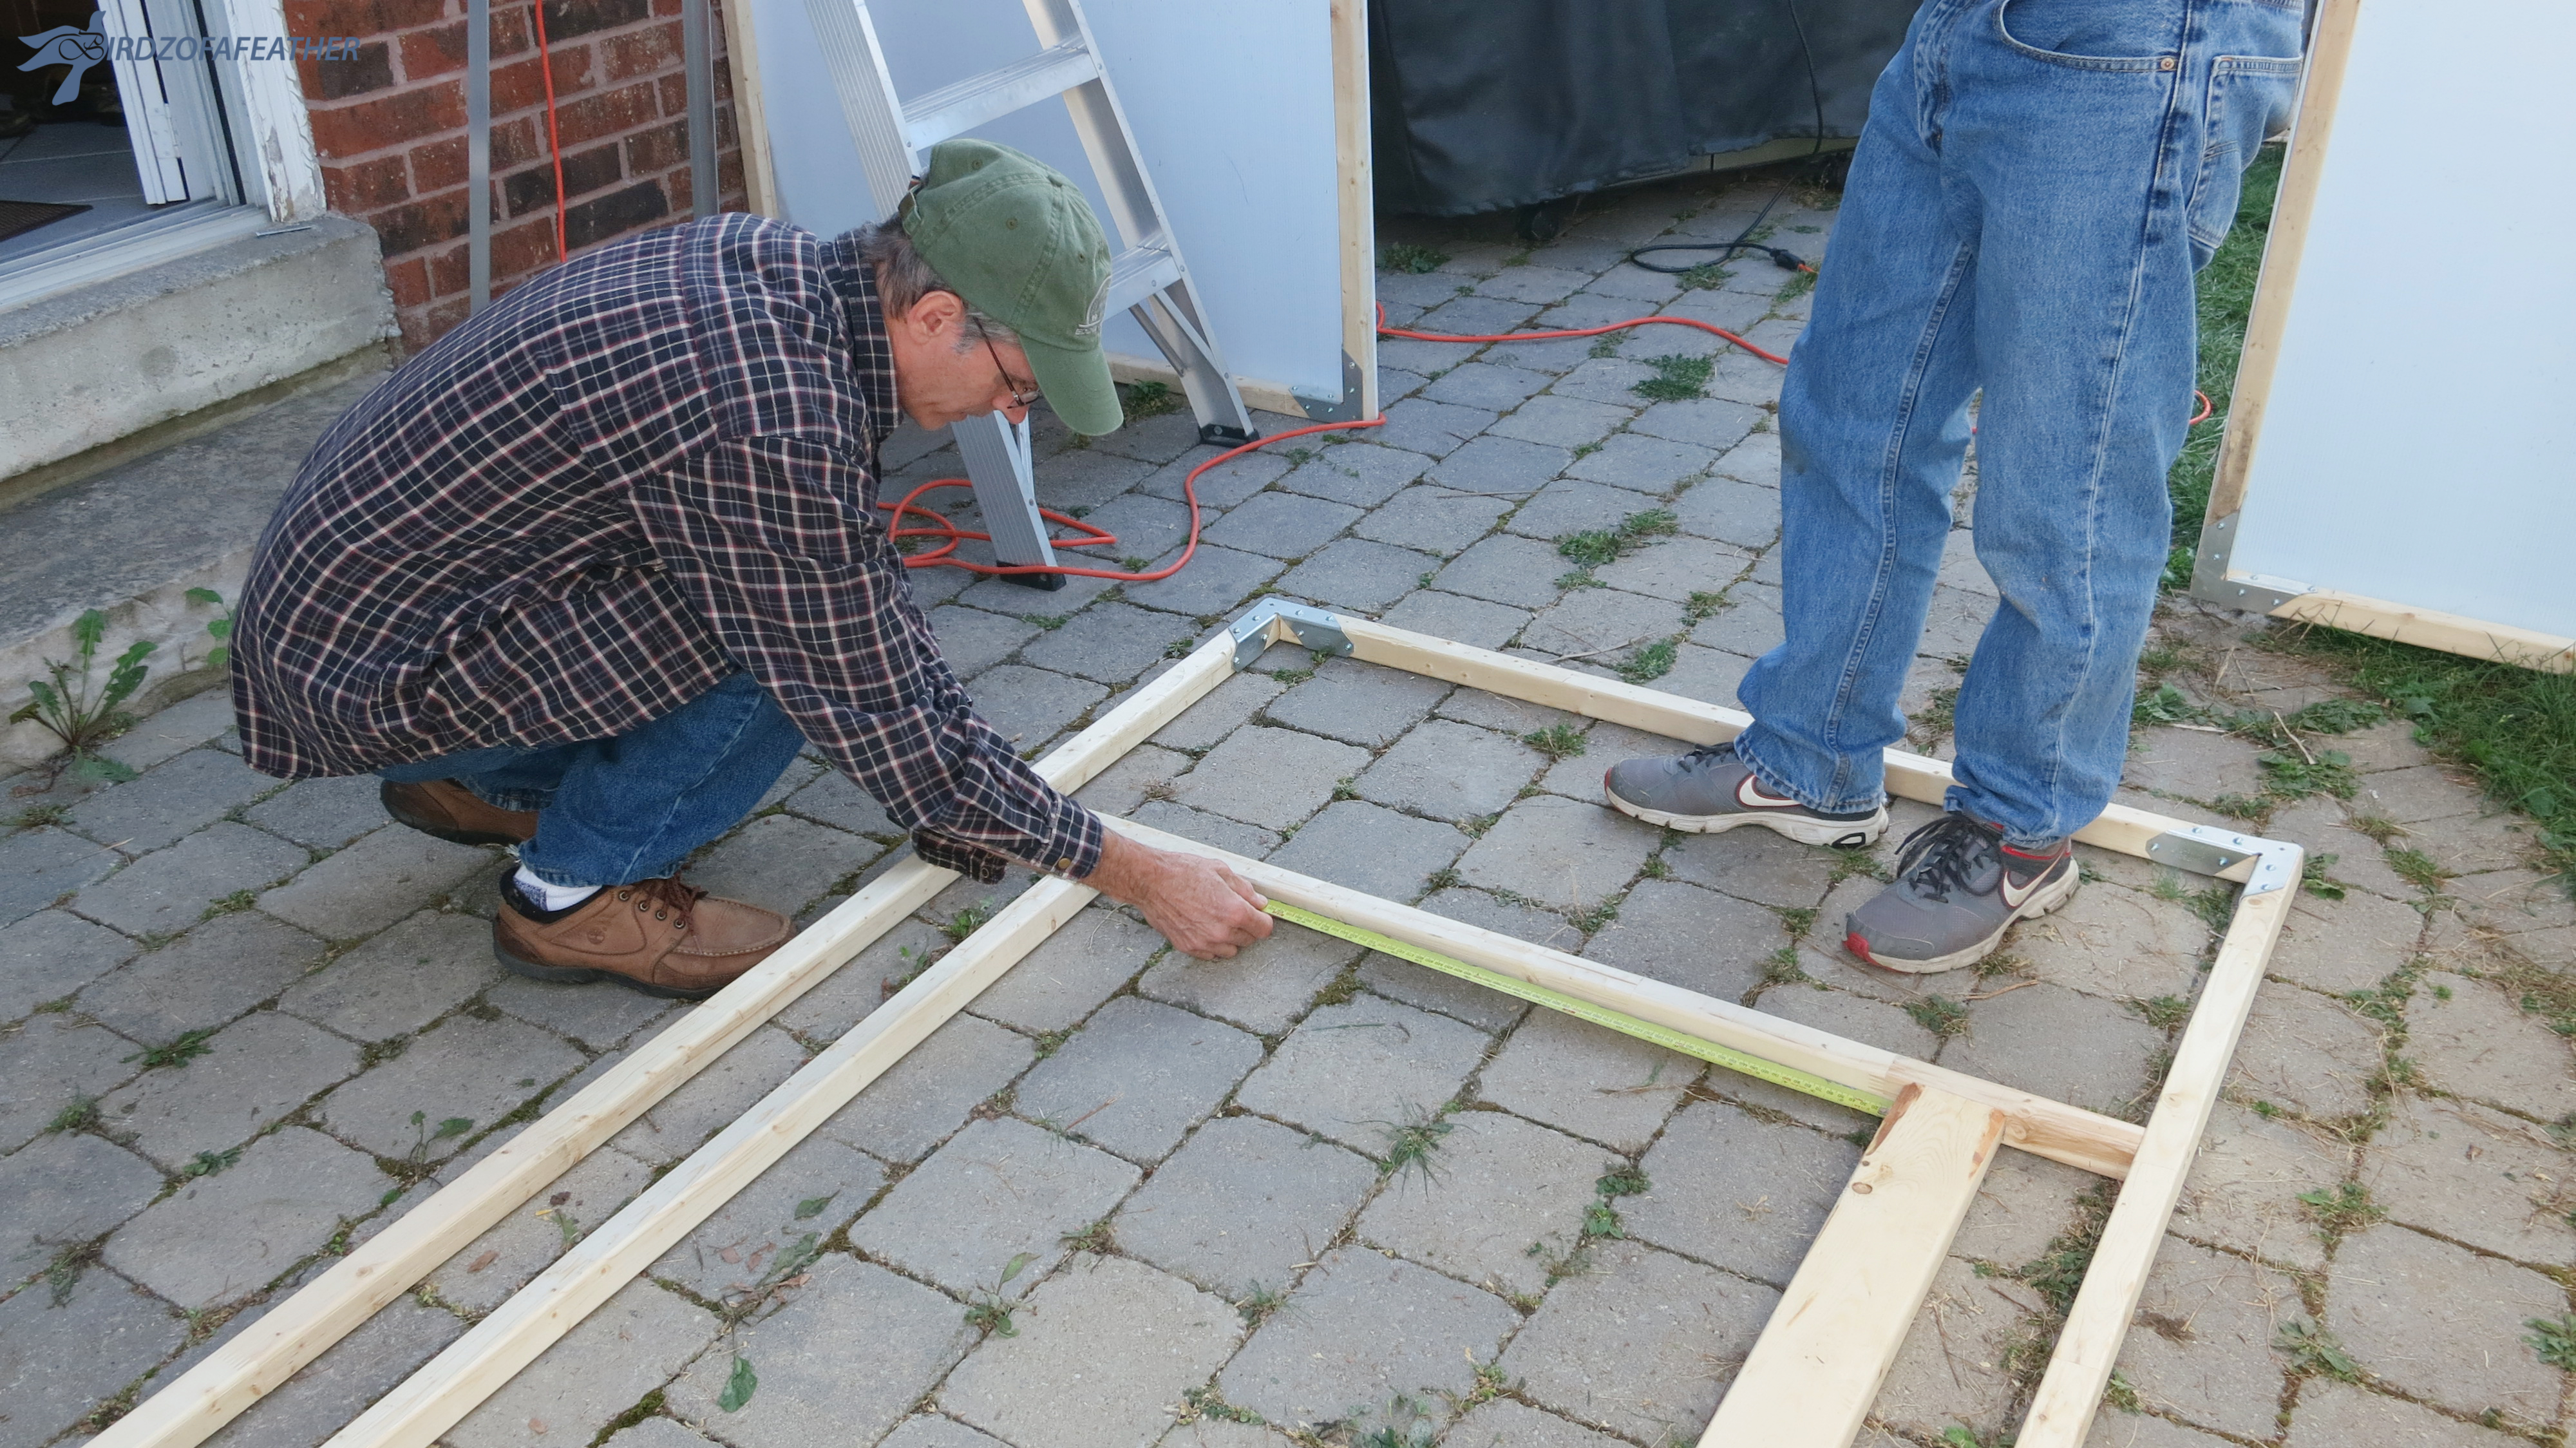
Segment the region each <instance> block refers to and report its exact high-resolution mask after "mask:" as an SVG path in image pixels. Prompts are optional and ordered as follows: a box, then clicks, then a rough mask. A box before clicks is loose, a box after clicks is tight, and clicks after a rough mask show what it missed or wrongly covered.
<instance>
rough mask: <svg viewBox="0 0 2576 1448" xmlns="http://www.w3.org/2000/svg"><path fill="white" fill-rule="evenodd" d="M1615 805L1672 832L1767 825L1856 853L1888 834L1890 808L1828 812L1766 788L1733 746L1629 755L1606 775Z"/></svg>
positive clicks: (1803, 839)
mask: <svg viewBox="0 0 2576 1448" xmlns="http://www.w3.org/2000/svg"><path fill="white" fill-rule="evenodd" d="M1601 790H1602V792H1603V793H1604V794H1607V795H1609V796H1610V807H1611V808H1612V809H1615V810H1617V811H1619V812H1620V813H1621V814H1624V815H1631V816H1634V817H1635V818H1637V819H1641V820H1644V821H1645V822H1646V823H1648V824H1650V825H1662V826H1663V827H1665V828H1666V829H1674V830H1687V831H1689V832H1690V833H1692V834H1695V835H1715V834H1724V833H1725V832H1726V831H1728V830H1731V829H1734V828H1735V827H1736V826H1737V825H1760V826H1761V827H1762V828H1764V829H1766V830H1775V831H1777V832H1779V833H1781V834H1784V835H1787V836H1788V837H1789V838H1791V839H1793V840H1796V841H1798V842H1799V843H1800V844H1806V845H1833V846H1836V847H1838V848H1841V849H1846V850H1853V849H1858V848H1860V847H1861V846H1863V845H1870V844H1876V843H1877V842H1878V837H1879V836H1881V835H1883V834H1886V833H1887V806H1886V805H1885V804H1884V803H1882V804H1880V805H1879V807H1878V808H1876V809H1869V810H1861V811H1859V812H1858V813H1855V814H1824V813H1821V812H1819V811H1816V810H1811V809H1809V808H1807V807H1806V806H1805V805H1802V804H1800V803H1798V802H1797V801H1796V800H1794V799H1783V798H1781V797H1780V796H1779V795H1776V794H1773V793H1771V792H1770V791H1769V790H1766V789H1764V788H1763V787H1762V781H1760V780H1759V779H1756V778H1755V777H1754V775H1753V771H1752V770H1751V769H1749V768H1747V767H1746V766H1745V763H1744V761H1743V760H1741V759H1738V758H1736V757H1735V750H1734V748H1733V747H1732V746H1730V745H1724V744H1721V745H1718V746H1717V747H1716V748H1714V749H1694V750H1692V751H1691V752H1690V753H1688V754H1665V755H1656V756H1653V757H1649V758H1645V759H1625V760H1621V761H1620V762H1619V763H1617V764H1614V765H1612V766H1610V769H1609V772H1607V773H1605V774H1603V775H1602V776H1601Z"/></svg>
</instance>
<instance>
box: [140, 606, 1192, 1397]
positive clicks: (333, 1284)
mask: <svg viewBox="0 0 2576 1448" xmlns="http://www.w3.org/2000/svg"><path fill="white" fill-rule="evenodd" d="M1233 668H1234V648H1233V643H1232V641H1231V640H1230V639H1228V638H1227V637H1226V635H1225V634H1223V633H1222V632H1220V633H1218V634H1217V635H1216V636H1215V637H1214V638H1213V639H1211V640H1209V641H1208V642H1207V643H1205V644H1203V645H1201V646H1200V647H1199V648H1197V649H1195V650H1192V651H1191V653H1190V655H1189V656H1188V657H1187V658H1185V659H1183V660H1182V661H1181V662H1180V663H1179V664H1178V665H1176V666H1174V667H1173V668H1171V669H1168V670H1166V671H1165V672H1164V673H1163V674H1162V675H1161V677H1159V678H1157V679H1155V680H1154V681H1153V682H1152V683H1151V684H1148V685H1146V686H1145V687H1144V688H1143V689H1140V690H1138V691H1137V692H1136V693H1135V694H1134V695H1133V696H1131V697H1130V698H1129V699H1128V700H1127V701H1126V702H1125V703H1123V704H1120V705H1119V706H1118V707H1117V708H1115V709H1112V710H1111V711H1110V712H1109V713H1107V714H1106V715H1103V716H1102V717H1101V718H1100V719H1099V720H1098V721H1097V722H1095V723H1094V724H1092V726H1091V727H1090V728H1088V729H1085V730H1083V731H1082V732H1081V733H1080V734H1077V735H1075V736H1074V737H1073V738H1072V739H1070V740H1067V741H1066V742H1065V743H1064V744H1063V745H1062V746H1060V747H1059V748H1057V749H1056V750H1054V751H1053V752H1052V753H1050V754H1049V755H1048V756H1047V757H1046V758H1045V759H1044V760H1043V761H1041V762H1040V763H1039V764H1038V766H1037V768H1038V772H1039V773H1040V774H1042V775H1044V776H1046V778H1047V780H1048V782H1049V783H1051V784H1053V785H1055V786H1056V788H1058V789H1061V790H1066V791H1068V792H1069V791H1072V790H1075V789H1079V788H1081V787H1082V785H1084V784H1085V783H1087V782H1089V781H1090V780H1091V778H1092V777H1093V776H1095V775H1097V774H1098V773H1099V772H1100V771H1101V770H1103V769H1106V768H1107V767H1109V766H1110V765H1111V764H1113V763H1115V762H1117V760H1118V759H1119V758H1120V757H1121V756H1123V755H1125V754H1126V753H1127V751H1128V750H1130V749H1132V748H1134V747H1135V746H1136V744H1137V743H1138V742H1139V741H1141V740H1142V739H1144V738H1145V737H1146V736H1148V735H1150V734H1152V733H1153V732H1154V731H1155V730H1157V729H1160V728H1161V727H1162V726H1163V725H1165V724H1167V723H1169V722H1171V720H1172V719H1174V718H1176V717H1178V716H1179V714H1180V713H1181V711H1182V710H1184V709H1187V708H1188V707H1189V706H1190V705H1192V704H1194V703H1196V702H1198V700H1199V699H1200V698H1201V697H1202V696H1204V695H1205V694H1206V693H1207V692H1208V691H1209V690H1210V689H1213V688H1215V687H1216V686H1217V684H1218V683H1220V682H1222V681H1223V680H1224V679H1225V677H1226V676H1227V675H1228V674H1230V673H1232V672H1233ZM957 878H958V876H957V874H956V872H955V871H952V870H942V869H939V868H937V867H936V866H932V865H928V864H924V863H922V862H921V861H918V860H911V861H906V862H905V863H903V864H900V865H897V866H895V867H894V868H893V869H891V870H889V871H887V872H886V873H885V874H884V875H882V876H879V877H878V878H877V879H876V880H874V881H872V882H870V883H869V884H868V885H867V886H866V887H865V888H863V889H861V890H860V891H859V892H858V893H857V894H856V895H853V896H851V897H850V898H849V899H848V900H845V901H843V902H842V903H841V904H840V905H839V906H838V907H837V908H835V909H834V910H833V911H832V912H831V913H830V914H828V915H826V916H824V917H823V918H822V919H821V920H818V921H816V922H815V923H814V924H813V925H811V926H809V927H807V928H806V929H805V931H804V932H802V933H801V934H799V935H798V936H797V937H796V938H795V939H794V940H791V941H789V942H788V943H787V944H786V945H785V946H783V947H781V948H780V950H779V951H778V952H777V953H776V954H774V955H772V956H771V957H770V958H769V959H767V960H765V961H763V962H761V963H760V964H759V965H758V966H757V967H755V968H753V969H752V970H751V971H750V972H748V973H746V974H745V975H744V976H743V977H742V978H741V979H739V980H737V981H735V982H734V983H733V984H731V985H729V986H726V987H725V988H724V989H723V990H721V991H719V992H717V993H716V994H715V996H714V997H712V998H711V999H709V1000H708V1001H706V1002H705V1003H704V1004H701V1005H699V1006H698V1007H696V1008H695V1009H693V1010H691V1011H690V1012H689V1013H688V1014H686V1015H684V1016H682V1017H681V1018H680V1019H679V1020H677V1021H675V1022H673V1023H672V1024H671V1025H670V1026H669V1027H668V1028H666V1029H665V1030H663V1031H662V1033H661V1034H659V1035H657V1036H655V1037H654V1038H653V1039H652V1040H651V1041H649V1042H647V1043H645V1044H644V1045H643V1046H641V1047H639V1048H637V1049H636V1051H635V1052H634V1053H633V1054H631V1055H629V1056H628V1057H627V1058H626V1059H625V1060H623V1061H620V1062H619V1063H618V1064H617V1065H615V1066H613V1067H611V1068H610V1069H609V1070H608V1071H607V1072H606V1073H604V1074H603V1075H602V1076H601V1077H600V1078H599V1079H598V1080H597V1081H594V1082H592V1083H591V1084H590V1085H589V1086H587V1087H585V1088H584V1089H583V1090H582V1091H581V1092H580V1093H579V1094H577V1095H575V1096H574V1097H573V1098H572V1099H571V1100H569V1101H567V1102H565V1103H564V1104H563V1105H562V1106H560V1107H558V1108H556V1109H555V1110H553V1111H550V1112H548V1113H547V1114H546V1115H544V1116H542V1117H539V1118H538V1119H537V1120H536V1121H534V1122H532V1123H530V1124H529V1126H528V1128H527V1129H526V1130H525V1131H522V1132H520V1133H519V1134H518V1135H517V1136H516V1137H513V1138H512V1139H511V1140H510V1141H509V1143H508V1144H506V1145H504V1146H503V1147H502V1148H501V1149H500V1150H499V1151H496V1152H494V1153H493V1154H492V1155H490V1156H488V1157H485V1158H484V1159H483V1160H482V1161H480V1162H478V1163H476V1164H475V1166H474V1167H473V1168H472V1169H471V1170H469V1171H467V1172H466V1173H465V1174H464V1175H463V1176H461V1177H459V1178H457V1179H456V1180H455V1181H454V1182H453V1183H451V1184H449V1185H448V1186H446V1187H444V1188H442V1189H440V1190H439V1191H438V1192H436V1193H434V1194H433V1195H431V1196H430V1197H429V1199H428V1200H426V1201H423V1202H421V1203H420V1204H419V1205H417V1206H415V1207H413V1208H412V1209H411V1210H410V1211H409V1212H407V1213H405V1214H404V1215H403V1216H402V1217H401V1218H400V1219H399V1220H397V1221H396V1222H394V1223H393V1224H392V1225H391V1226H388V1227H387V1228H385V1230H384V1231H382V1232H380V1233H378V1234H377V1235H376V1236H374V1237H373V1238H371V1239H369V1240H368V1241H367V1242H366V1243H365V1244H363V1245H362V1246H360V1247H358V1248H357V1249H356V1250H355V1251H353V1252H351V1253H350V1254H349V1255H348V1256H346V1257H343V1258H341V1259H340V1261H339V1262H338V1263H337V1264H336V1265H334V1266H333V1267H332V1268H331V1269H330V1270H329V1271H328V1272H325V1273H323V1274H322V1276H320V1277H319V1278H316V1279H315V1280H314V1281H313V1282H311V1283H309V1284H307V1285H306V1286H305V1287H304V1288H302V1289H301V1290H299V1291H298V1292H296V1293H295V1294H294V1295H293V1296H291V1297H289V1298H287V1299H286V1300H285V1301H284V1302H282V1303H279V1304H278V1305H277V1306H276V1307H275V1308H274V1309H272V1310H271V1311H269V1312H268V1313H267V1314H266V1315H264V1316H263V1317H261V1318H260V1319H259V1321H257V1322H255V1323H252V1324H251V1325H250V1326H249V1327H246V1328H244V1329H242V1330H241V1332H239V1333H238V1334H236V1335H235V1336H234V1337H233V1338H232V1340H231V1341H229V1342H227V1343H225V1344H224V1345H223V1346H221V1347H219V1348H217V1349H215V1351H213V1352H211V1353H209V1354H207V1355H206V1357H205V1358H204V1360H202V1361H201V1362H199V1363H198V1364H197V1365H196V1366H195V1367H193V1368H191V1369H189V1370H188V1371H187V1372H186V1373H184V1374H182V1375H181V1376H180V1377H179V1378H178V1379H177V1380H176V1381H174V1382H172V1383H171V1384H170V1385H169V1386H167V1387H165V1388H163V1389H161V1390H160V1391H159V1392H157V1393H154V1394H153V1395H152V1396H151V1397H149V1398H147V1399H145V1400H144V1401H143V1402H142V1403H141V1404H140V1405H138V1406H137V1407H136V1408H135V1410H134V1411H133V1412H131V1413H128V1414H126V1415H125V1416H124V1417H123V1418H121V1419H119V1420H118V1421H117V1422H116V1423H115V1425H114V1426H112V1427H110V1428H109V1429H108V1430H107V1431H106V1432H105V1433H103V1434H101V1435H100V1436H99V1437H98V1438H97V1439H95V1440H93V1442H94V1444H95V1448H188V1445H191V1444H195V1443H201V1442H203V1441H205V1439H206V1438H207V1437H208V1436H209V1435H211V1434H212V1433H214V1431H215V1430H216V1429H218V1428H220V1427H222V1426H223V1425H224V1424H225V1423H227V1422H229V1421H231V1420H232V1419H233V1418H234V1417H236V1416H237V1415H239V1414H240V1413H241V1412H242V1411H244V1410H245V1409H247V1408H249V1407H250V1406H251V1405H252V1404H253V1403H256V1402H257V1401H259V1399H260V1398H262V1397H264V1396H266V1395H267V1394H269V1393H271V1392H273V1391H275V1390H276V1389H277V1388H278V1387H279V1386H280V1385H281V1384H283V1383H284V1382H285V1381H286V1380H287V1379H288V1378H291V1377H293V1376H294V1375H295V1373H296V1370H297V1369H299V1368H301V1367H303V1366H304V1365H305V1364H306V1363H309V1362H311V1361H312V1360H313V1359H315V1358H317V1357H319V1356H321V1355H322V1353H323V1351H324V1350H325V1349H327V1348H329V1347H330V1346H331V1344H333V1343H335V1342H338V1341H339V1340H340V1339H341V1338H343V1337H345V1336H347V1335H348V1334H349V1333H350V1332H352V1331H354V1330H356V1328H357V1326H358V1324H360V1323H362V1322H364V1321H366V1320H367V1319H368V1318H369V1317H371V1316H373V1315H374V1314H375V1313H376V1312H377V1311H378V1310H379V1309H381V1308H383V1307H384V1306H385V1304H387V1303H389V1302H391V1301H393V1300H394V1299H395V1298H396V1297H399V1296H401V1295H402V1294H403V1293H405V1292H407V1291H409V1290H410V1289H411V1287H412V1285H413V1284H414V1283H416V1282H418V1281H420V1280H421V1279H422V1278H424V1277H426V1276H428V1275H429V1274H430V1273H431V1272H432V1271H434V1270H436V1269H437V1267H438V1265H439V1264H440V1263H442V1262H445V1261H446V1260H447V1259H448V1258H450V1257H452V1256H454V1255H456V1253H457V1252H458V1251H460V1250H462V1249H463V1248H464V1247H465V1245H466V1244H467V1243H469V1242H471V1241H473V1240H474V1239H475V1238H476V1237H479V1236H481V1235H482V1234H483V1233H484V1232H486V1231H488V1230H489V1229H490V1228H491V1227H492V1226H493V1225H495V1224H496V1223H498V1222H499V1221H501V1219H502V1218H504V1217H506V1216H508V1215H509V1214H510V1213H511V1212H512V1211H514V1210H516V1209H517V1208H518V1207H519V1206H520V1205H521V1204H522V1203H524V1202H526V1201H527V1200H528V1199H529V1198H530V1197H532V1196H534V1195H536V1193H537V1192H539V1191H541V1190H543V1189H544V1188H545V1187H546V1186H547V1185H548V1184H549V1183H551V1182H553V1181H554V1179H555V1178H556V1177H559V1176H561V1175H563V1173H564V1172H566V1171H568V1170H570V1169H571V1168H572V1166H573V1164H574V1163H576V1162H578V1161H580V1160H581V1159H582V1158H583V1157H585V1156H587V1155H589V1154H590V1153H591V1152H592V1151H594V1150H596V1149H597V1148H598V1147H599V1146H600V1145H601V1144H602V1143H603V1142H605V1141H607V1140H608V1138H610V1137H611V1136H614V1135H616V1134H617V1133H618V1131H620V1130H621V1129H623V1128H624V1127H625V1126H626V1125H627V1124H628V1123H629V1122H631V1121H633V1120H634V1119H635V1118H636V1117H638V1116H641V1115H642V1114H644V1112H645V1111H647V1110H649V1109H651V1108H652V1106H653V1105H654V1104H655V1103H657V1102H659V1101H660V1100H661V1099H662V1098H663V1097H665V1096H667V1095H669V1094H670V1093H671V1092H672V1091H673V1090H674V1089H676V1088H677V1087H678V1086H679V1085H680V1084H681V1083H682V1082H685V1081H687V1080H688V1079H689V1078H690V1077H692V1076H694V1075H696V1074H697V1073H698V1072H699V1071H700V1070H702V1069H704V1068H705V1067H706V1065H707V1064H708V1063H709V1062H711V1061H713V1060H714V1059H715V1058H716V1057H718V1056H720V1055H722V1054H723V1053H724V1052H725V1051H726V1050H727V1049H729V1048H731V1047H732V1046H733V1045H734V1044H735V1043H736V1042H738V1041H740V1040H741V1039H742V1038H743V1037H744V1036H746V1035H748V1034H749V1033H750V1032H751V1031H752V1030H753V1029H754V1028H755V1027H757V1026H759V1025H760V1023H761V1022H763V1021H766V1020H768V1019H769V1018H770V1017H771V1016H773V1015H776V1014H777V1013H778V1012H779V1011H780V1010H782V1009H784V1008H785V1007H786V1006H787V1005H788V1004H789V1003H790V1002H792V1001H794V1000H795V999H796V998H797V997H799V996H801V995H803V994H804V993H805V992H806V991H808V990H811V989H812V988H813V987H814V986H815V985H817V984H819V983H821V981H822V980H823V979H824V978H825V977H826V976H828V975H830V974H831V973H832V972H833V971H834V970H837V969H839V968H840V966H841V964H842V963H843V962H845V961H847V960H848V959H849V958H850V957H852V956H854V955H856V954H858V952H859V951H861V950H863V949H865V948H866V947H867V946H868V945H869V944H870V943H872V942H874V941H875V940H876V939H877V938H878V937H879V936H881V935H883V934H884V933H885V932H886V931H887V930H890V929H892V928H893V927H894V925H895V924H896V923H897V922H899V921H901V920H902V919H903V918H904V917H905V916H907V915H909V914H911V913H912V912H913V911H915V910H918V909H920V908H921V907H922V906H923V905H925V904H927V903H929V901H930V898H931V897H932V896H934V895H936V894H938V893H939V891H940V890H942V889H943V888H945V887H946V886H947V885H948V883H949V882H950V881H952V880H955V879H957Z"/></svg>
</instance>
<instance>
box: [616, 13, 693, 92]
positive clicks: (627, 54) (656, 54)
mask: <svg viewBox="0 0 2576 1448" xmlns="http://www.w3.org/2000/svg"><path fill="white" fill-rule="evenodd" d="M599 48H600V49H601V50H603V51H605V52H607V55H606V61H605V63H606V66H607V70H608V78H609V79H610V80H632V79H634V78H635V77H636V76H639V75H650V74H652V73H653V72H655V71H657V70H664V69H667V68H669V67H671V66H675V65H678V64H679V63H680V59H681V55H682V42H681V39H680V27H679V25H678V23H677V22H673V23H671V24H667V25H655V26H651V27H649V28H646V29H642V30H629V31H626V32H624V33H623V34H619V35H611V36H608V37H606V38H604V39H602V40H601V41H600V42H599Z"/></svg>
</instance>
